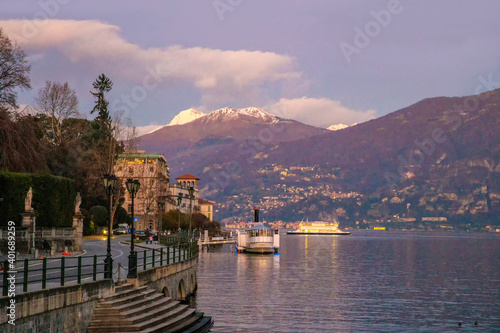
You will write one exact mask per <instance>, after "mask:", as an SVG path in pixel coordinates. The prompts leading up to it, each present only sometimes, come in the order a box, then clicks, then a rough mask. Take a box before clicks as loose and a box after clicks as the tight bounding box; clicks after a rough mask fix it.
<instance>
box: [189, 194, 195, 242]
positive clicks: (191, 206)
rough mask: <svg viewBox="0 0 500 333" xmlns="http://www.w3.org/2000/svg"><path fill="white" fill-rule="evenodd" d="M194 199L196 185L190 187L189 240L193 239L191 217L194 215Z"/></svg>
mask: <svg viewBox="0 0 500 333" xmlns="http://www.w3.org/2000/svg"><path fill="white" fill-rule="evenodd" d="M193 199H194V187H192V186H191V187H190V188H189V231H188V240H189V241H190V240H191V219H192V215H193Z"/></svg>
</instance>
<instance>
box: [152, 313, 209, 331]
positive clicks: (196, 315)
mask: <svg viewBox="0 0 500 333" xmlns="http://www.w3.org/2000/svg"><path fill="white" fill-rule="evenodd" d="M202 317H203V315H201V316H200V314H199V313H197V312H194V313H193V315H192V316H191V317H189V318H187V319H186V320H183V321H182V322H181V323H179V324H177V325H175V326H173V327H170V328H169V329H168V331H169V332H184V331H185V330H186V327H190V326H191V327H192V326H194V325H195V323H196V322H198V321H200V319H201V318H202ZM162 331H163V329H158V330H156V331H152V332H162Z"/></svg>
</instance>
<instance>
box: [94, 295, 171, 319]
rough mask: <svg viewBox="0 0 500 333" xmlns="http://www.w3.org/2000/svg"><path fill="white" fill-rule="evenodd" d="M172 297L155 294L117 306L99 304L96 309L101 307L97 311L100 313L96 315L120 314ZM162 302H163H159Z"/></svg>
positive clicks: (168, 300) (169, 299)
mask: <svg viewBox="0 0 500 333" xmlns="http://www.w3.org/2000/svg"><path fill="white" fill-rule="evenodd" d="M171 300H172V299H171V298H167V297H165V296H163V294H154V295H152V296H151V297H150V298H147V297H145V298H140V299H138V300H137V301H133V302H130V303H126V304H122V305H119V306H115V307H99V306H97V307H96V309H99V311H96V312H98V313H95V314H96V315H100V314H106V315H107V314H118V313H123V312H126V311H128V310H131V309H136V308H138V307H142V306H143V305H146V304H150V303H156V302H157V301H167V302H170V301H171ZM158 304H161V303H158Z"/></svg>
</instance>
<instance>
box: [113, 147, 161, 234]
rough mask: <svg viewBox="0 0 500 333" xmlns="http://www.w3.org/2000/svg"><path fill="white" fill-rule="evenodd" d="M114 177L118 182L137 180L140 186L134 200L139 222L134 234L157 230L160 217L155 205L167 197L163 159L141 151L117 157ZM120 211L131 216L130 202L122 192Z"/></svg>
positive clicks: (126, 194)
mask: <svg viewBox="0 0 500 333" xmlns="http://www.w3.org/2000/svg"><path fill="white" fill-rule="evenodd" d="M115 175H116V177H117V178H118V179H122V180H123V181H126V180H127V179H129V178H131V179H137V180H138V181H139V182H140V183H141V187H140V189H139V192H138V193H137V196H136V198H135V199H134V215H135V216H136V217H138V218H139V222H137V223H134V228H135V229H136V230H144V229H151V230H153V231H158V230H159V229H160V218H161V214H162V213H163V210H162V208H161V207H160V206H159V205H158V203H160V202H161V203H164V202H165V201H166V199H167V198H166V197H167V195H168V193H169V183H170V175H169V169H168V166H167V161H166V159H165V156H163V155H161V154H148V153H146V152H144V151H137V152H134V153H125V154H119V155H118V158H117V161H116V164H115ZM124 198H125V201H124V203H123V207H124V208H125V209H127V212H128V213H129V214H131V212H132V198H131V197H130V195H129V193H128V192H127V191H126V190H125V195H124Z"/></svg>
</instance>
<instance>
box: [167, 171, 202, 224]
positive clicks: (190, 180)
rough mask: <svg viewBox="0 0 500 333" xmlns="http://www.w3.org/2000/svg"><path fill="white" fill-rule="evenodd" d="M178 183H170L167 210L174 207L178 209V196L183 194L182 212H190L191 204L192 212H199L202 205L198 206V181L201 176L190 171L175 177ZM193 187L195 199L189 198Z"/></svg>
mask: <svg viewBox="0 0 500 333" xmlns="http://www.w3.org/2000/svg"><path fill="white" fill-rule="evenodd" d="M175 180H176V181H177V183H176V184H171V185H170V193H169V197H170V198H171V200H169V202H168V204H167V208H168V209H167V211H169V210H172V209H177V208H178V207H177V204H178V202H177V197H179V194H181V197H182V201H181V205H180V207H179V209H180V210H181V212H183V213H186V214H189V212H190V206H191V207H192V212H193V213H194V212H199V210H200V207H199V206H198V182H199V181H200V178H198V177H195V176H193V175H191V174H189V173H187V174H185V175H182V176H180V177H177V178H175ZM190 187H192V188H193V190H194V191H193V197H194V198H193V199H191V200H190V199H189V188H190Z"/></svg>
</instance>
